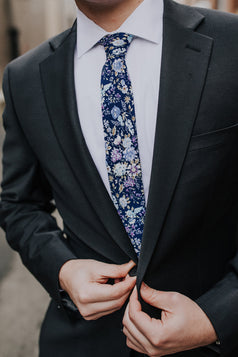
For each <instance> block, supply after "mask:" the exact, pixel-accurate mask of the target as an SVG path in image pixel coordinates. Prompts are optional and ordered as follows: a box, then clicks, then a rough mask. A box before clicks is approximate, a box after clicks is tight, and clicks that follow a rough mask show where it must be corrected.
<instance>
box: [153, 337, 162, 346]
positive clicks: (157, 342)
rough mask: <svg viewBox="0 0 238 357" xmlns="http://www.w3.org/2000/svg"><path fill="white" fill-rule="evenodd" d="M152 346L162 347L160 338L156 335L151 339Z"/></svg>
mask: <svg viewBox="0 0 238 357" xmlns="http://www.w3.org/2000/svg"><path fill="white" fill-rule="evenodd" d="M151 344H152V346H153V347H158V346H159V345H160V338H159V337H158V336H156V335H153V336H152V337H151Z"/></svg>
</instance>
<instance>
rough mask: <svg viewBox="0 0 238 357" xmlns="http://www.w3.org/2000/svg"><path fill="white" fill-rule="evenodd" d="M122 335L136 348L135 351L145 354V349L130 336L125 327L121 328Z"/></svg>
mask: <svg viewBox="0 0 238 357" xmlns="http://www.w3.org/2000/svg"><path fill="white" fill-rule="evenodd" d="M123 333H124V335H125V336H126V338H127V341H130V342H131V343H132V344H133V345H134V346H135V347H136V348H137V350H138V351H139V350H141V353H146V352H147V351H146V349H145V348H144V347H143V346H142V345H141V344H140V343H139V342H138V341H137V340H136V339H135V338H134V337H133V336H132V334H131V333H130V331H129V330H127V328H126V327H124V328H123Z"/></svg>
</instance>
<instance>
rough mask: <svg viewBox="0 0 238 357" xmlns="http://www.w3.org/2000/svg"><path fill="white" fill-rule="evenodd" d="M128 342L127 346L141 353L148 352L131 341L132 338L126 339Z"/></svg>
mask: <svg viewBox="0 0 238 357" xmlns="http://www.w3.org/2000/svg"><path fill="white" fill-rule="evenodd" d="M126 344H127V347H129V348H131V349H132V350H134V351H136V352H139V353H145V354H146V352H145V351H144V350H142V349H141V348H140V347H137V346H136V345H134V343H133V342H131V340H130V339H129V338H127V339H126Z"/></svg>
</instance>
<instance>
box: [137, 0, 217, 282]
mask: <svg viewBox="0 0 238 357" xmlns="http://www.w3.org/2000/svg"><path fill="white" fill-rule="evenodd" d="M186 19H187V22H186ZM202 19H203V16H202V15H201V14H200V13H198V12H197V11H196V10H194V9H192V8H188V7H183V6H180V5H177V4H175V3H172V2H171V1H169V0H165V12H164V35H163V51H162V69H161V83H160V95H159V109H158V118H157V128H156V135H155V146H154V155H153V165H152V174H151V182H150V191H149V198H148V205H147V212H146V218H145V227H144V234H143V242H142V251H141V256H140V260H139V265H138V283H139V284H140V283H141V281H142V280H143V277H144V274H145V271H146V269H147V267H148V264H149V262H150V259H151V257H152V254H153V251H154V249H155V246H156V244H157V242H158V239H160V234H161V232H162V228H163V224H164V221H165V219H166V215H167V212H168V209H169V205H170V203H171V200H172V197H173V194H174V191H175V188H176V184H177V182H178V179H179V175H180V172H181V169H182V166H183V163H184V160H185V156H186V152H187V148H188V144H189V141H190V137H191V133H192V129H193V126H194V122H195V119H196V115H197V112H198V109H199V103H200V100H201V96H202V91H203V88H204V84H205V79H206V74H207V70H208V65H209V59H210V55H211V49H212V44H213V40H212V39H211V38H208V37H205V36H203V35H201V34H199V33H197V32H194V30H193V28H194V27H196V26H197V25H198V24H199V23H200V22H201V21H202ZM179 21H180V22H182V23H183V24H182V25H181V23H179ZM167 244H169V242H167Z"/></svg>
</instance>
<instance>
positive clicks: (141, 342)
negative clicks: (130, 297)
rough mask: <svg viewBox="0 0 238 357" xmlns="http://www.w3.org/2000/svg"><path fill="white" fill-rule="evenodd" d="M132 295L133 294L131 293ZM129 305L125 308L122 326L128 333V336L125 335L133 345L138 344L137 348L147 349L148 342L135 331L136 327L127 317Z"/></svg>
mask: <svg viewBox="0 0 238 357" xmlns="http://www.w3.org/2000/svg"><path fill="white" fill-rule="evenodd" d="M133 293H134V292H133ZM129 309H130V307H129V304H128V305H127V307H126V310H125V313H124V318H123V325H124V329H125V331H128V332H129V334H130V335H126V336H127V337H128V338H130V340H131V341H132V342H133V343H134V344H138V346H143V347H144V348H146V347H147V348H148V347H149V346H150V341H149V340H148V339H147V338H146V337H145V336H144V335H143V334H142V333H141V332H140V331H139V330H138V329H137V327H136V326H135V325H134V324H133V322H132V321H131V320H130V316H129Z"/></svg>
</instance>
